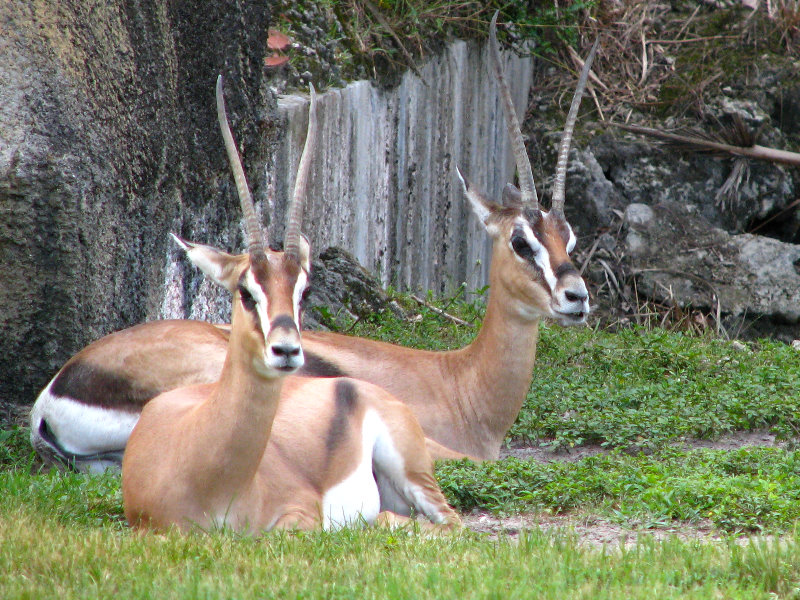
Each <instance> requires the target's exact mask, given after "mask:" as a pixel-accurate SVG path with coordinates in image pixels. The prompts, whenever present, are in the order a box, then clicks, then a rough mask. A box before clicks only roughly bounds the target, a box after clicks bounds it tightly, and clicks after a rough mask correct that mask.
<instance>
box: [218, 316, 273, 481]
mask: <svg viewBox="0 0 800 600" xmlns="http://www.w3.org/2000/svg"><path fill="white" fill-rule="evenodd" d="M237 309H238V307H236V308H235V309H234V315H233V326H232V329H231V338H230V342H229V344H228V354H227V355H226V357H225V363H224V366H223V368H222V373H221V374H220V380H219V381H218V382H217V383H216V384H215V386H214V389H213V391H212V393H211V395H210V397H209V398H208V400H207V402H206V403H205V406H204V409H205V410H206V411H207V421H206V422H208V423H209V424H211V426H212V427H213V438H212V439H210V440H209V444H211V445H213V448H211V447H209V449H208V457H209V462H210V463H212V465H209V467H208V468H209V473H210V477H209V484H210V485H221V486H223V485H224V487H227V488H235V487H237V486H239V485H244V484H246V483H247V482H248V481H249V480H252V478H253V476H254V475H255V473H256V471H257V469H258V466H259V464H260V462H261V458H262V456H263V454H264V449H265V448H266V446H267V442H268V441H269V437H270V433H271V430H272V423H273V420H274V418H275V413H276V411H277V408H278V399H279V397H280V393H281V389H282V387H283V382H284V380H285V377H282V376H281V377H276V378H272V379H268V378H265V377H263V376H262V375H260V374H259V373H257V372H256V371H255V369H254V367H253V360H254V358H256V357H255V356H254V352H253V348H252V340H250V339H248V338H249V337H250V336H249V332H247V331H244V329H245V328H244V327H241V326H240V324H241V323H242V321H245V322H246V321H247V319H248V316H247V315H245V314H237V312H241V311H240V310H237ZM248 342H250V343H248ZM223 482H224V483H223Z"/></svg>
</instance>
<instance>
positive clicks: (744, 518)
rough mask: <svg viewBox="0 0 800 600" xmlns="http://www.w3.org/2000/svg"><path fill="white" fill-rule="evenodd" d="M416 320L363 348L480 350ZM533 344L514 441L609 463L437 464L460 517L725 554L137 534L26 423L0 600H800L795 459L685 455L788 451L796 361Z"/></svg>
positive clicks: (534, 534)
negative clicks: (502, 519)
mask: <svg viewBox="0 0 800 600" xmlns="http://www.w3.org/2000/svg"><path fill="white" fill-rule="evenodd" d="M400 300H401V301H402V300H403V299H402V298H401V299H400ZM406 306H407V307H412V306H413V307H414V309H415V310H417V311H418V312H420V314H421V315H422V318H421V319H420V320H418V321H415V322H413V323H409V322H407V321H404V320H400V319H398V318H396V317H394V316H392V315H391V314H388V313H387V314H382V315H373V316H370V317H368V318H365V319H362V320H361V321H359V322H358V323H355V324H352V325H351V326H352V332H353V333H357V334H359V335H369V336H371V337H377V338H380V339H385V340H389V341H394V342H399V343H403V344H407V345H413V346H416V347H425V348H434V349H446V348H455V347H460V346H462V345H464V344H466V343H468V342H469V340H470V339H471V338H472V336H474V334H475V331H474V330H473V329H470V328H467V327H460V326H456V325H453V324H452V323H450V322H449V321H447V320H444V319H442V318H440V317H437V316H436V315H434V314H433V313H431V312H430V311H428V310H427V309H424V308H422V309H420V308H419V307H416V306H415V305H412V304H406ZM440 306H442V307H443V308H446V310H447V311H448V312H451V313H454V314H457V315H458V316H460V317H462V318H464V319H466V320H476V321H479V320H480V317H481V313H482V309H481V307H480V305H478V304H471V303H465V302H463V301H461V300H458V301H451V302H449V303H443V304H440ZM539 348H540V350H539V358H538V364H537V367H536V369H535V372H534V385H533V386H532V389H531V393H530V394H529V396H528V400H527V403H526V405H525V408H524V410H523V412H522V414H521V416H520V419H519V420H518V422H517V424H516V425H515V426H514V429H513V431H512V434H513V435H512V438H510V440H516V441H519V440H521V439H526V440H528V441H529V442H531V443H533V444H542V445H550V446H558V447H563V448H569V447H571V446H573V445H580V444H582V443H586V442H596V443H600V444H604V445H606V446H607V447H608V448H609V449H611V450H612V451H611V452H610V453H608V454H602V455H598V456H593V457H589V458H584V459H582V460H579V461H576V462H564V463H551V464H541V463H536V462H532V461H526V460H518V459H511V458H509V459H504V460H501V461H497V462H492V463H484V464H471V463H466V462H445V463H440V464H439V465H437V477H438V478H439V481H440V484H441V486H442V489H443V490H444V492H445V494H446V495H447V497H448V499H449V501H450V502H451V503H452V504H453V505H454V506H455V507H456V508H457V509H458V510H460V511H461V512H462V513H463V514H468V513H469V512H470V511H472V510H475V509H477V510H485V511H492V512H495V513H497V514H500V515H514V514H520V513H526V514H528V513H532V514H534V515H535V514H544V513H561V514H565V515H568V516H569V515H572V516H573V518H574V519H575V521H576V522H578V521H581V520H586V519H589V518H593V517H597V518H600V519H602V520H605V521H611V522H613V523H618V524H620V525H622V526H623V527H628V528H631V529H632V530H633V531H634V532H643V531H646V530H647V529H649V528H664V527H674V526H675V525H682V526H691V525H692V524H701V525H703V526H707V525H708V524H709V523H710V524H712V525H713V526H714V527H716V528H717V531H718V532H720V534H721V535H722V536H723V539H722V541H717V542H712V543H709V542H707V541H703V540H695V541H681V540H679V539H676V538H668V539H667V540H666V541H661V542H658V541H655V540H654V539H652V538H650V537H647V536H642V537H641V539H640V540H639V541H638V542H637V543H635V544H633V545H632V546H624V545H623V546H618V545H612V546H610V547H605V548H595V547H593V546H591V545H586V544H581V543H580V542H579V540H578V539H577V538H576V536H575V535H574V534H572V533H570V532H569V531H559V532H552V531H549V532H545V531H540V530H538V529H534V530H532V531H529V532H523V534H522V535H521V537H520V538H519V540H518V541H514V540H512V539H509V538H505V537H501V538H500V539H499V540H495V539H490V538H488V537H486V536H485V535H481V534H476V533H474V532H471V531H463V532H460V533H457V534H453V535H445V536H442V537H440V538H430V537H427V536H425V535H422V534H420V533H419V532H414V531H405V530H400V531H386V530H380V529H377V530H376V529H367V530H355V531H352V530H351V531H343V532H336V533H326V532H312V533H296V534H290V533H270V534H268V535H266V536H264V537H263V538H258V539H254V538H250V537H242V536H238V535H236V534H233V533H231V532H226V531H212V532H210V533H207V534H199V533H198V534H192V535H180V534H178V533H176V532H170V533H168V534H165V535H144V536H140V535H137V534H134V533H133V532H132V531H131V530H129V529H128V527H127V525H125V523H124V519H123V510H122V501H121V494H120V489H119V480H118V478H117V477H115V476H113V475H104V476H81V475H76V474H64V473H59V472H50V473H39V472H37V469H36V463H35V461H34V459H33V456H32V453H31V450H30V448H29V444H28V441H27V431H26V429H25V428H22V427H20V428H15V429H12V430H6V431H0V499H1V500H0V573H2V574H3V576H2V577H0V597H2V598H51V597H52V598H56V597H57V598H62V597H66V598H70V597H81V598H84V597H88V598H101V597H103V598H105V597H109V596H111V595H115V596H119V597H126V598H127V597H148V598H153V597H170V598H173V597H178V598H180V597H191V598H215V597H231V598H258V597H308V598H317V597H326V598H370V597H375V598H383V597H392V598H432V597H436V598H450V597H459V598H462V597H470V598H473V597H474V598H507V597H523V598H525V597H530V598H621V597H625V598H774V597H787V598H788V597H800V534H798V533H797V532H796V530H795V523H796V522H797V519H798V516H799V515H798V513H799V512H800V497H799V496H800V451H798V450H794V449H793V447H792V446H791V445H790V446H789V447H787V448H743V449H740V450H735V451H722V450H685V449H681V447H679V446H676V445H674V444H673V443H672V442H675V441H679V440H680V439H682V438H683V437H684V436H698V437H716V436H719V435H721V434H723V433H725V432H727V431H733V430H750V429H753V428H773V429H775V430H776V431H777V432H779V433H781V434H783V435H785V436H787V437H790V436H792V435H794V432H795V431H796V430H797V427H798V418H800V415H799V413H800V398H798V391H797V389H796V386H795V385H794V383H795V382H797V381H798V380H799V379H800V377H799V376H800V353H798V352H797V351H794V350H792V349H791V348H788V347H786V346H783V345H780V344H776V343H771V342H759V343H754V344H749V345H748V346H747V347H746V348H745V349H737V348H736V347H734V346H733V345H732V344H730V343H727V342H722V341H718V340H713V339H708V338H693V337H689V336H686V335H682V334H674V333H668V332H665V331H662V330H654V331H644V330H630V331H624V332H621V333H618V334H611V333H606V332H601V331H592V330H591V329H587V328H584V329H562V328H559V327H555V326H554V327H545V328H543V330H542V335H541V341H540V346H539ZM632 449H633V452H631V450H632ZM637 449H646V450H647V451H648V454H644V453H642V452H638V451H637ZM742 532H745V533H750V532H757V533H769V534H774V535H777V536H778V537H776V538H774V540H772V541H765V540H762V539H759V538H756V539H754V540H753V541H751V542H748V543H745V544H744V545H740V544H738V543H737V542H736V541H735V540H734V538H732V537H731V538H727V537H724V536H726V535H728V534H730V533H735V534H739V533H742ZM632 535H634V536H635V535H638V534H637V533H633V534H632Z"/></svg>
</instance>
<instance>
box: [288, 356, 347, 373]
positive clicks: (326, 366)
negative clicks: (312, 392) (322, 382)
mask: <svg viewBox="0 0 800 600" xmlns="http://www.w3.org/2000/svg"><path fill="white" fill-rule="evenodd" d="M303 355H304V356H305V357H306V362H305V363H304V364H303V367H302V368H301V369H300V370H299V371H298V372H297V374H298V375H300V376H301V377H346V376H347V373H345V372H344V371H342V370H341V369H340V368H339V367H338V366H336V365H335V364H333V363H332V362H329V361H327V360H325V359H324V358H322V357H321V356H320V355H319V354H314V353H313V352H309V351H308V350H303Z"/></svg>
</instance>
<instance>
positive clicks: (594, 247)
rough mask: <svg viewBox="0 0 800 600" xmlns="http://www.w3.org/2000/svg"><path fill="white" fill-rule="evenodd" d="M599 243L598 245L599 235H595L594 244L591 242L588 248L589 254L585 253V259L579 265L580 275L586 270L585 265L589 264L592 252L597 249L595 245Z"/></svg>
mask: <svg viewBox="0 0 800 600" xmlns="http://www.w3.org/2000/svg"><path fill="white" fill-rule="evenodd" d="M599 245H600V236H597V239H596V240H595V241H594V244H592V247H591V249H590V250H589V254H587V255H586V260H584V261H583V264H582V265H581V271H580V276H581V277H583V272H584V271H586V266H587V265H588V264H589V261H590V260H591V259H592V257H593V256H594V253H595V252H596V251H597V246H599Z"/></svg>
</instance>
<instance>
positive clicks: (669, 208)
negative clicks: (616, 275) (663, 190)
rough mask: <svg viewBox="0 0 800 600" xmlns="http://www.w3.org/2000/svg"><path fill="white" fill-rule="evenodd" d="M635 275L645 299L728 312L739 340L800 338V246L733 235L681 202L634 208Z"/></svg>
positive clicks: (630, 215)
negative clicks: (742, 338)
mask: <svg viewBox="0 0 800 600" xmlns="http://www.w3.org/2000/svg"><path fill="white" fill-rule="evenodd" d="M624 223H625V227H626V230H627V232H626V235H625V238H624V240H625V243H624V246H625V253H626V261H627V267H628V268H629V270H630V273H631V274H633V275H634V277H635V278H636V282H637V290H638V292H639V293H640V294H643V295H645V296H646V297H648V298H652V299H654V300H656V301H657V302H660V303H663V304H667V305H676V306H679V307H681V308H694V309H699V310H702V311H704V312H710V313H716V312H717V311H719V312H720V316H721V317H722V320H723V321H722V322H723V324H724V326H725V327H726V329H727V330H729V332H730V333H731V334H734V335H736V336H742V337H756V336H763V335H771V336H773V337H777V338H778V339H782V340H784V341H786V342H787V343H790V342H792V340H794V339H797V337H798V336H800V245H795V244H787V243H785V242H781V241H779V240H775V239H772V238H768V237H763V236H756V235H751V234H738V235H732V234H729V233H727V232H726V231H723V230H722V229H719V228H717V227H714V226H713V225H711V224H710V223H709V222H708V221H707V220H706V219H705V218H704V217H703V216H702V215H700V214H699V212H698V211H697V209H695V208H693V207H690V206H686V205H684V204H681V203H677V202H660V203H658V204H656V205H654V206H647V205H643V204H638V203H634V204H631V205H629V206H628V208H627V209H626V210H625V214H624Z"/></svg>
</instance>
